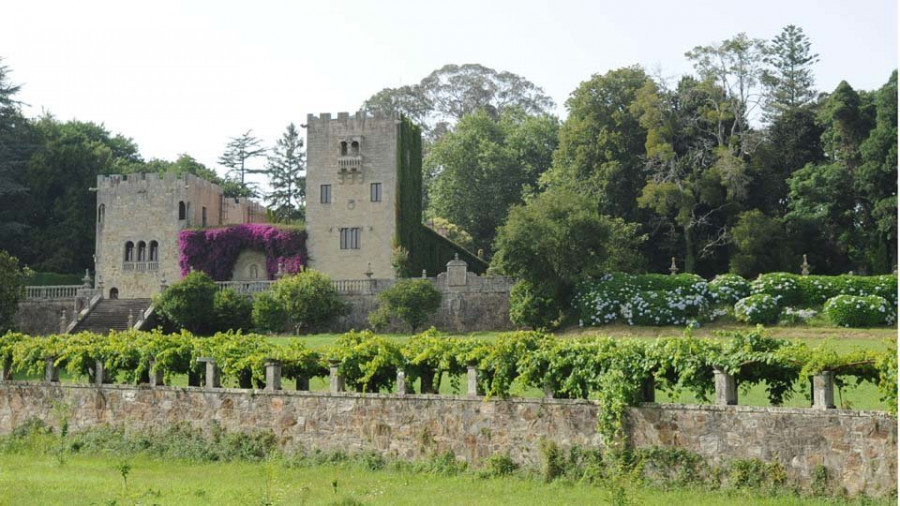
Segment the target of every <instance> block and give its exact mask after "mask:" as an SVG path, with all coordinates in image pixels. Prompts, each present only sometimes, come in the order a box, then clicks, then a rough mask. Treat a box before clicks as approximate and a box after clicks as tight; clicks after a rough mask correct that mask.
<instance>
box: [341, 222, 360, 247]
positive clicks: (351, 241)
mask: <svg viewBox="0 0 900 506" xmlns="http://www.w3.org/2000/svg"><path fill="white" fill-rule="evenodd" d="M359 230H360V229H359V228H358V227H357V228H342V229H341V249H359Z"/></svg>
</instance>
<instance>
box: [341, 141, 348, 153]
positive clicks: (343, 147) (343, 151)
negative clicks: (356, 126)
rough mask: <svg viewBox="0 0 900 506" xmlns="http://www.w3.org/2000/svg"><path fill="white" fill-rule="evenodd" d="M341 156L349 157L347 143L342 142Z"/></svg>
mask: <svg viewBox="0 0 900 506" xmlns="http://www.w3.org/2000/svg"><path fill="white" fill-rule="evenodd" d="M341 156H347V141H342V142H341Z"/></svg>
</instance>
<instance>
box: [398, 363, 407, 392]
mask: <svg viewBox="0 0 900 506" xmlns="http://www.w3.org/2000/svg"><path fill="white" fill-rule="evenodd" d="M397 395H406V373H405V372H403V369H397Z"/></svg>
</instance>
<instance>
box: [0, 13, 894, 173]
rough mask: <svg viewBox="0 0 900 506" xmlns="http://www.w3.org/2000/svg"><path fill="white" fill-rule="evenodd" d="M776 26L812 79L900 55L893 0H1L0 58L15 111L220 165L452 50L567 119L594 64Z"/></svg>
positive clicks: (831, 82) (445, 58)
mask: <svg viewBox="0 0 900 506" xmlns="http://www.w3.org/2000/svg"><path fill="white" fill-rule="evenodd" d="M788 24H794V25H797V26H799V27H801V28H802V29H803V30H804V32H805V33H806V34H807V36H808V37H809V39H810V40H811V41H812V49H813V51H814V52H816V53H818V54H819V58H820V61H819V63H817V64H816V65H815V67H814V72H815V76H816V85H817V88H818V89H820V90H823V91H830V90H833V89H834V88H835V87H836V86H837V84H838V83H839V82H840V81H841V80H846V81H848V82H849V83H850V84H851V85H852V86H853V87H854V88H856V89H869V90H871V89H876V88H878V87H880V86H881V85H882V84H884V82H886V81H887V79H888V77H889V76H890V73H891V71H893V70H894V69H895V68H897V46H898V39H897V2H896V0H855V1H852V2H851V1H849V0H818V1H812V0H788V1H785V0H778V1H770V0H756V1H753V2H749V1H743V2H739V1H728V2H722V1H720V0H716V1H704V0H681V1H670V0H658V1H644V0H616V1H614V2H610V1H599V0H595V1H568V0H557V1H528V0H518V1H488V0H481V1H470V0H455V1H453V2H434V1H422V0H418V1H389V0H382V1H374V0H373V1H361V0H360V1H349V0H347V1H325V0H321V1H318V2H307V1H287V0H256V1H252V2H251V1H243V2H231V1H185V2H175V1H166V0H157V1H152V2H151V1H143V2H138V1H121V0H119V1H112V2H96V1H89V0H79V1H77V2H72V1H57V2H47V1H40V0H29V1H13V0H0V58H3V64H5V65H6V66H7V67H9V69H10V71H11V76H10V77H11V80H12V81H13V82H14V83H17V84H20V85H22V90H21V92H20V93H19V95H18V99H19V100H21V101H22V102H24V103H25V104H26V107H25V112H26V114H27V115H29V116H38V115H40V114H42V113H45V112H49V113H51V114H53V115H54V116H55V117H56V118H57V119H60V120H71V119H77V120H80V121H93V122H96V123H102V124H104V125H105V126H106V128H108V129H109V130H110V131H112V132H113V133H121V134H123V135H125V136H126V137H131V138H132V139H134V140H135V142H136V143H137V144H138V146H139V147H140V151H141V154H142V155H143V157H144V158H145V159H148V160H149V159H151V158H163V159H169V160H174V159H175V158H177V156H178V155H179V154H181V153H188V154H190V155H191V156H193V157H195V158H197V159H198V160H199V161H201V162H203V163H204V164H206V165H207V166H209V167H212V168H216V169H217V170H219V172H220V173H223V172H224V171H223V169H222V168H221V167H219V166H217V164H216V160H217V158H218V156H219V155H220V154H221V153H222V152H223V150H224V148H225V145H226V143H227V142H228V140H229V138H230V137H236V136H239V135H240V134H242V133H244V132H246V131H247V130H250V129H252V130H253V134H254V135H256V136H257V137H259V138H261V139H262V140H263V141H264V143H265V144H266V145H273V144H274V143H275V141H276V140H277V138H278V137H280V136H281V134H282V132H283V131H284V129H285V127H286V126H287V125H288V124H289V123H291V122H294V123H297V124H302V123H305V122H306V115H307V114H309V113H312V114H318V113H322V112H331V113H332V114H334V113H337V112H340V111H350V112H352V111H356V110H358V109H359V107H360V106H361V105H362V103H363V101H364V100H365V99H367V98H368V97H370V96H371V95H373V94H374V93H376V92H378V91H379V90H381V89H383V88H385V87H396V86H399V85H404V84H415V83H417V82H418V81H420V80H421V79H422V78H423V77H425V76H426V75H428V74H429V73H431V72H432V71H433V70H435V69H438V68H440V67H442V66H443V65H445V64H448V63H456V64H464V63H480V64H482V65H485V66H488V67H491V68H494V69H497V70H505V71H510V72H513V73H516V74H519V75H521V76H523V77H525V78H527V79H529V80H530V81H532V82H534V83H535V84H537V85H538V86H541V87H542V88H543V89H544V90H545V92H546V93H547V94H548V95H550V96H551V97H552V98H553V99H554V100H555V101H556V103H557V111H556V112H557V114H559V116H560V117H561V118H565V115H566V110H565V100H566V98H567V97H568V96H569V94H570V93H571V92H572V91H573V90H574V89H575V88H576V87H577V86H578V85H579V83H581V82H582V81H585V80H587V79H589V78H590V77H591V76H592V75H593V74H603V73H605V72H607V71H609V70H613V69H616V68H620V67H623V66H629V65H634V64H640V65H642V66H643V67H644V68H645V69H647V70H648V72H651V73H653V74H660V75H663V76H667V77H672V78H675V77H678V76H680V75H683V74H685V73H690V72H691V70H692V69H691V66H690V64H689V62H688V61H687V60H686V59H685V58H684V53H685V52H686V51H688V50H690V49H691V48H693V47H695V46H697V45H706V44H711V43H714V42H717V41H721V40H723V39H726V38H729V37H732V36H734V35H736V34H738V33H741V32H745V33H747V35H748V36H750V37H754V38H762V39H771V38H772V37H774V36H775V35H777V34H778V33H779V32H780V31H781V29H782V28H783V27H784V26H786V25H788ZM257 163H260V164H262V163H263V162H257Z"/></svg>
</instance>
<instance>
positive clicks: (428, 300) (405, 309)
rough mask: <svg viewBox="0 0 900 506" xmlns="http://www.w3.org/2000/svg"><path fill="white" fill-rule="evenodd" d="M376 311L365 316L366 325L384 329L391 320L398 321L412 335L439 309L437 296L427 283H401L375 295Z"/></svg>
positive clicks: (422, 280) (428, 282) (429, 282)
mask: <svg viewBox="0 0 900 506" xmlns="http://www.w3.org/2000/svg"><path fill="white" fill-rule="evenodd" d="M378 302H379V306H378V309H376V310H375V311H373V312H372V313H371V314H369V323H371V324H372V326H373V327H375V328H376V329H379V328H384V327H385V326H386V325H387V324H388V323H389V321H390V319H391V318H399V319H400V320H403V321H404V322H406V324H407V325H409V327H410V330H411V331H412V332H415V331H416V330H417V329H419V328H421V327H422V325H423V324H424V323H425V321H426V320H428V317H429V316H431V315H432V314H434V313H435V312H436V311H437V310H438V308H440V307H441V292H440V291H438V289H437V288H435V287H434V284H432V283H431V281H428V280H427V279H401V280H398V281H397V282H396V283H395V284H394V286H392V287H390V288H388V289H387V290H385V291H383V292H381V293H379V294H378Z"/></svg>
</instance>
